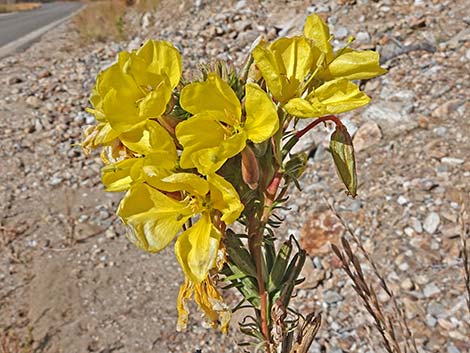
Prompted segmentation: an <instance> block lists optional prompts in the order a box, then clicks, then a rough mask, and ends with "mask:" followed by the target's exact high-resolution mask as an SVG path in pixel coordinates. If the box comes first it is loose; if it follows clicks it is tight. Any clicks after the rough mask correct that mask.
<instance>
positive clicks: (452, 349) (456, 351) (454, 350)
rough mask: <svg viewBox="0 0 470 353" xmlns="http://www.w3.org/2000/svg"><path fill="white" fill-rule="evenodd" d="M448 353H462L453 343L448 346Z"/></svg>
mask: <svg viewBox="0 0 470 353" xmlns="http://www.w3.org/2000/svg"><path fill="white" fill-rule="evenodd" d="M447 353H461V352H460V349H458V348H457V347H456V346H454V345H453V344H452V343H451V344H449V345H448V346H447Z"/></svg>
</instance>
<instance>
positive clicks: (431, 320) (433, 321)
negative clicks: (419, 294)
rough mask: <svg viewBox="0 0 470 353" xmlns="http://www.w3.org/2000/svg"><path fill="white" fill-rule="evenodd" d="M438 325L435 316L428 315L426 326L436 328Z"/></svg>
mask: <svg viewBox="0 0 470 353" xmlns="http://www.w3.org/2000/svg"><path fill="white" fill-rule="evenodd" d="M436 324H437V320H436V318H435V317H434V316H432V315H429V314H428V315H426V325H428V326H429V327H435V326H436Z"/></svg>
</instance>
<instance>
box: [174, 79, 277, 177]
mask: <svg viewBox="0 0 470 353" xmlns="http://www.w3.org/2000/svg"><path fill="white" fill-rule="evenodd" d="M180 104H181V106H182V107H183V109H184V110H186V111H188V112H189V113H191V114H193V116H192V117H191V118H189V119H188V120H186V121H183V122H181V123H179V124H178V125H177V127H176V137H177V138H178V141H179V142H180V143H181V145H182V146H183V147H184V148H183V153H182V154H181V160H180V165H181V167H182V168H184V169H189V168H194V167H196V168H197V170H198V171H199V173H201V174H203V175H209V174H212V173H214V172H215V171H217V170H218V169H219V168H220V167H221V166H222V165H223V164H224V163H225V162H226V161H227V159H229V158H231V157H233V156H235V155H236V154H238V153H239V152H240V151H242V150H243V148H244V147H245V146H246V140H251V141H253V142H254V143H261V142H263V141H265V140H267V139H268V138H270V137H271V136H273V135H274V134H275V133H276V131H277V130H278V128H279V120H278V116H277V111H276V107H275V105H274V103H273V102H272V101H271V99H270V98H269V96H268V95H267V94H266V93H265V92H264V91H263V90H262V89H261V88H260V87H259V86H258V85H256V84H254V83H248V84H246V88H245V111H246V118H245V119H243V117H242V107H241V104H240V101H239V100H238V98H237V96H236V94H235V92H234V91H233V90H232V89H231V88H230V86H229V85H228V84H227V83H226V82H224V81H223V80H222V79H221V78H220V77H219V76H218V75H216V74H209V76H208V78H207V80H206V81H204V82H197V83H192V84H189V85H187V86H186V87H184V88H183V90H182V92H181V97H180Z"/></svg>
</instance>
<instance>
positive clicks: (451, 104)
mask: <svg viewBox="0 0 470 353" xmlns="http://www.w3.org/2000/svg"><path fill="white" fill-rule="evenodd" d="M462 104H463V101H462V100H460V99H452V100H450V101H447V102H445V103H444V104H442V105H441V106H439V107H438V108H436V109H435V110H434V111H433V112H432V116H433V117H435V118H440V119H445V118H446V117H447V115H449V114H452V113H454V112H456V111H457V109H458V108H459V107H460V106H461V105H462Z"/></svg>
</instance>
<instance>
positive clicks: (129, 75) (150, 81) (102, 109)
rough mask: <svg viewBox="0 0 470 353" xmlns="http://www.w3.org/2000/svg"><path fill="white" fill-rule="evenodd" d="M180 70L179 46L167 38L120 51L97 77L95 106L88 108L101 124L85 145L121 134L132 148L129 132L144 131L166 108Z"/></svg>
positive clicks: (123, 139)
mask: <svg viewBox="0 0 470 353" xmlns="http://www.w3.org/2000/svg"><path fill="white" fill-rule="evenodd" d="M181 70H182V67H181V57H180V54H179V52H178V50H177V49H176V48H175V47H174V46H173V45H171V44H170V43H168V42H165V41H152V40H149V41H147V42H146V43H145V44H144V45H143V46H142V47H141V48H140V49H139V50H137V51H133V52H131V53H128V52H121V53H120V54H119V56H118V61H117V62H116V63H115V64H113V65H112V66H110V67H109V68H108V69H106V70H104V71H103V72H101V73H100V74H99V75H98V77H97V80H96V85H95V87H94V88H93V92H92V95H91V97H90V101H91V103H92V105H93V107H94V108H93V109H89V111H90V112H91V113H93V114H94V116H95V117H96V119H97V121H98V125H97V127H96V128H95V129H94V130H93V131H89V134H88V136H87V137H86V141H85V142H84V144H85V147H91V148H93V147H96V146H98V145H109V144H111V142H112V141H113V140H115V139H116V138H119V140H120V141H121V142H122V143H123V144H124V145H125V146H126V147H128V148H129V149H131V150H132V146H131V142H130V141H129V139H128V136H127V135H126V133H130V135H134V134H142V131H141V130H142V129H143V128H144V127H145V122H146V121H147V120H149V119H155V118H158V117H160V116H161V115H162V114H163V113H164V112H165V110H166V109H167V104H168V103H169V101H170V99H171V95H172V91H173V89H174V88H175V87H176V86H177V85H178V83H179V81H180V78H181ZM135 130H137V132H136V131H135ZM92 134H93V135H92Z"/></svg>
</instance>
